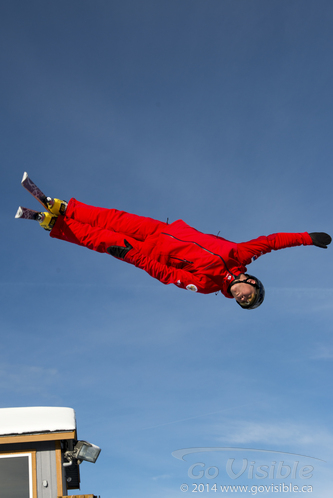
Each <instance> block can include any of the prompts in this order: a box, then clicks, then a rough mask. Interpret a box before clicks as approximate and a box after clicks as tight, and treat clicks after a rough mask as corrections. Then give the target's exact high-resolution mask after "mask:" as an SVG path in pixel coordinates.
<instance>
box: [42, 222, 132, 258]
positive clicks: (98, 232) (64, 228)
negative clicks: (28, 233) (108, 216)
mask: <svg viewBox="0 0 333 498" xmlns="http://www.w3.org/2000/svg"><path fill="white" fill-rule="evenodd" d="M50 236H51V237H53V238H56V239H60V240H65V241H67V242H71V243H72V244H78V245H80V246H84V247H87V248H88V249H92V250H93V251H97V252H107V248H108V247H110V246H121V247H125V243H124V239H126V240H127V241H128V242H129V243H130V244H131V245H132V246H133V247H134V248H135V247H136V248H138V244H140V242H138V241H137V240H135V239H132V238H131V237H128V236H127V235H124V234H121V233H116V232H113V231H112V230H107V229H104V228H100V227H92V226H91V225H89V224H87V223H80V222H78V221H76V220H73V219H71V218H66V217H64V216H59V217H58V218H57V221H56V223H55V226H54V227H53V229H52V231H51V233H50Z"/></svg>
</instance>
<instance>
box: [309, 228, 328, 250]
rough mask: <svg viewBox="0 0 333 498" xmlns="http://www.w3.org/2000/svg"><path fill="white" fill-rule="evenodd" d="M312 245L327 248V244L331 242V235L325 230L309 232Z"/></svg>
mask: <svg viewBox="0 0 333 498" xmlns="http://www.w3.org/2000/svg"><path fill="white" fill-rule="evenodd" d="M309 235H310V237H311V239H312V242H313V245H314V246H317V247H322V248H323V249H327V246H328V244H330V243H331V242H332V237H331V236H330V235H328V233H325V232H313V233H309Z"/></svg>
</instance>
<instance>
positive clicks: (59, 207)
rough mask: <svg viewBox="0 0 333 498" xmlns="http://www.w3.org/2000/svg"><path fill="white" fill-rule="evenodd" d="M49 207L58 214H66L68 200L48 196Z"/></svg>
mask: <svg viewBox="0 0 333 498" xmlns="http://www.w3.org/2000/svg"><path fill="white" fill-rule="evenodd" d="M46 207H47V209H48V210H49V211H50V212H51V213H52V214H55V215H56V216H59V215H62V216H63V215H64V214H65V213H66V209H67V202H66V201H62V200H60V199H54V198H52V197H47V198H46Z"/></svg>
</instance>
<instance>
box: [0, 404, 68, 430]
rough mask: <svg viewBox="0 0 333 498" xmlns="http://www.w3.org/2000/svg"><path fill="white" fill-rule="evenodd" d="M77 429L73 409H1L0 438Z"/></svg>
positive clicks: (49, 407)
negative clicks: (11, 435)
mask: <svg viewBox="0 0 333 498" xmlns="http://www.w3.org/2000/svg"><path fill="white" fill-rule="evenodd" d="M75 429H76V421H75V411H74V410H73V408H59V407H54V406H34V407H28V408H0V436H5V435H9V434H32V433H36V432H37V433H42V432H59V431H60V432H62V431H73V430H75Z"/></svg>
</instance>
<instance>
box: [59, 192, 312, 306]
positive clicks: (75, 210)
mask: <svg viewBox="0 0 333 498" xmlns="http://www.w3.org/2000/svg"><path fill="white" fill-rule="evenodd" d="M50 235H51V237H56V238H58V239H62V240H67V241H68V242H72V243H75V244H79V245H82V246H85V247H88V248H89V249H92V250H94V251H98V252H104V253H106V252H107V249H108V248H109V247H110V246H121V247H125V242H124V240H127V241H128V242H129V243H130V244H131V246H132V249H131V250H130V251H129V252H128V253H127V254H126V256H125V261H127V262H128V263H131V264H133V265H135V266H137V267H138V268H142V269H143V270H145V271H146V272H147V273H149V275H151V276H152V277H154V278H157V279H158V280H159V281H160V282H162V283H163V284H175V285H177V286H178V287H180V288H182V289H189V290H194V291H196V292H201V293H203V294H209V293H212V292H218V291H221V292H222V293H223V294H224V295H225V296H226V297H230V298H231V297H232V296H231V295H230V294H229V293H228V288H229V285H230V283H231V282H232V281H233V280H234V279H235V278H236V277H237V276H238V275H240V274H241V273H245V272H246V271H247V268H246V265H248V264H249V263H251V262H252V261H254V260H255V259H256V258H257V257H259V256H261V255H262V254H265V253H267V252H270V251H271V250H278V249H283V248H284V247H292V246H299V245H302V244H303V245H312V240H311V237H310V236H309V234H308V233H307V232H304V233H276V234H273V235H269V236H268V237H265V236H262V237H259V238H257V239H254V240H250V241H249V242H241V243H240V244H236V243H235V242H230V241H229V240H226V239H223V238H222V237H218V236H217V235H207V234H204V233H202V232H199V231H198V230H196V229H195V228H192V227H190V226H189V225H187V224H186V223H185V222H184V221H182V220H178V221H175V222H174V223H171V224H170V225H167V224H166V223H163V222H160V221H157V220H153V219H151V218H145V217H142V216H137V215H134V214H129V213H126V212H124V211H118V210H116V209H105V208H99V207H95V206H88V205H86V204H83V203H81V202H78V201H77V200H76V199H71V200H70V202H69V204H68V207H67V211H66V214H65V216H59V217H58V219H57V221H56V223H55V226H54V228H53V229H52V231H51V233H50Z"/></svg>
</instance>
